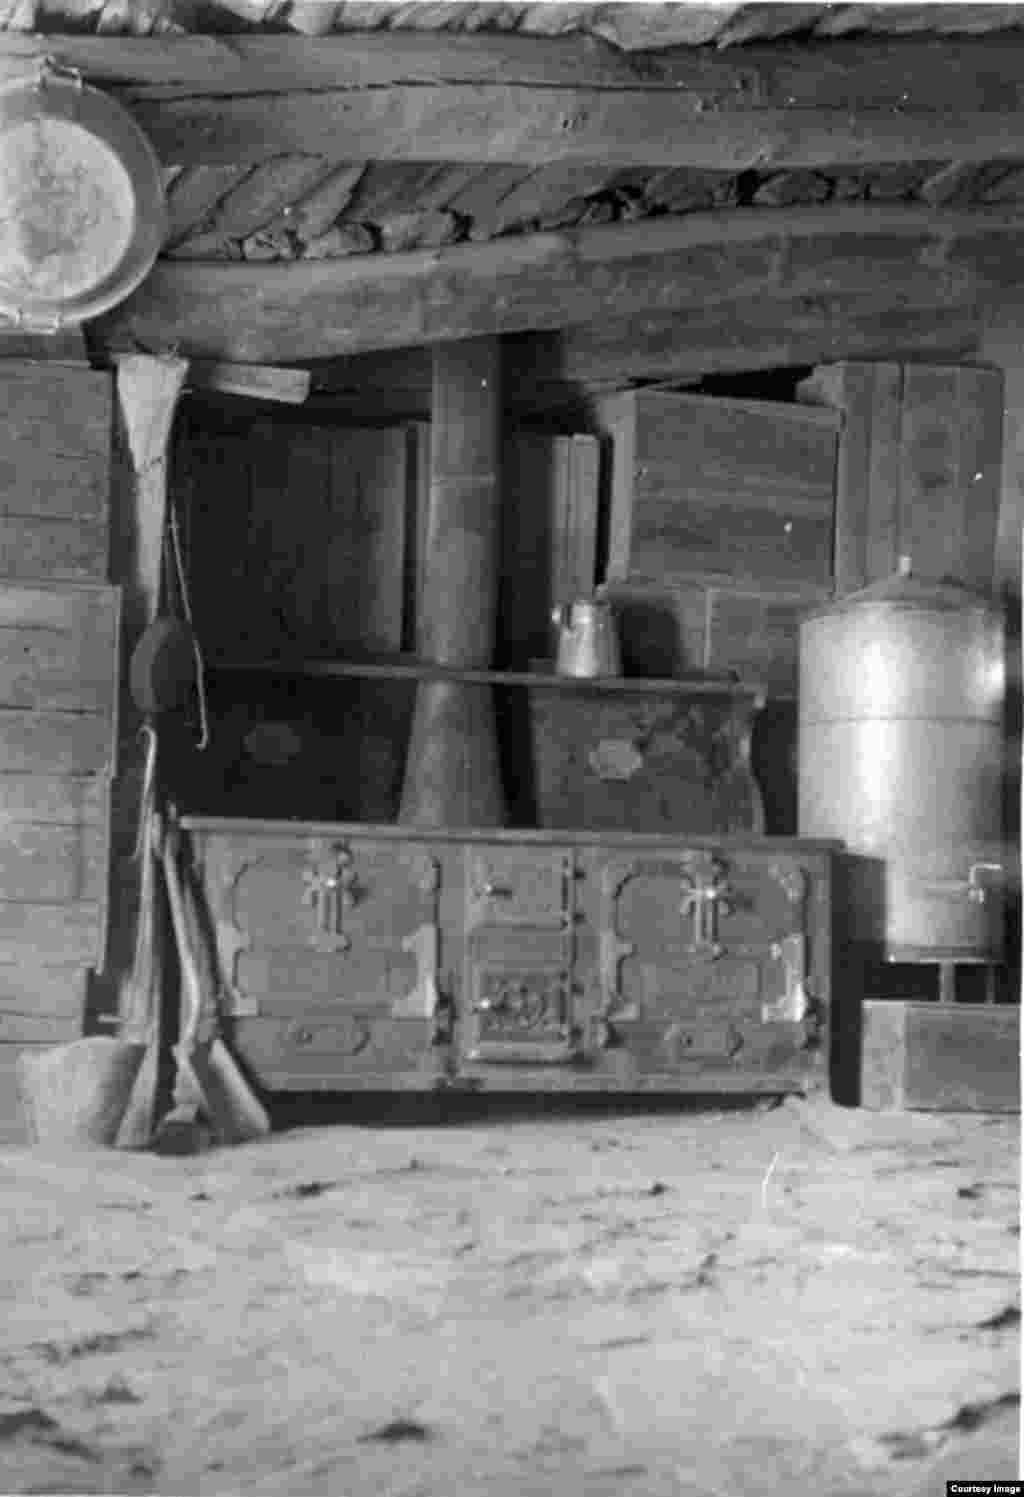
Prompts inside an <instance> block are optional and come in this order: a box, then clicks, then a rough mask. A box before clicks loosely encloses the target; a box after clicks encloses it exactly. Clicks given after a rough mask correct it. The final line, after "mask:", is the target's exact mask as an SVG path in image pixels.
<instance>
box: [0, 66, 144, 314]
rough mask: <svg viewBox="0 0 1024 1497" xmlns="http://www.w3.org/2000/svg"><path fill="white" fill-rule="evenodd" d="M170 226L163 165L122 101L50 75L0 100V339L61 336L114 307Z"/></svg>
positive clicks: (74, 79)
mask: <svg viewBox="0 0 1024 1497" xmlns="http://www.w3.org/2000/svg"><path fill="white" fill-rule="evenodd" d="M166 221H167V220H166V207H165V202H164V191H163V181H162V178H161V173H160V166H159V163H158V161H157V159H156V155H155V153H154V151H153V148H152V146H151V145H150V143H149V141H148V140H147V139H146V137H145V135H144V134H143V133H142V131H141V130H140V129H139V127H138V125H137V124H136V123H135V121H134V120H133V119H132V117H131V115H130V114H129V113H128V112H127V110H126V109H125V108H124V107H123V106H122V105H121V104H119V103H118V102H117V101H116V100H115V99H112V98H110V97H108V95H106V94H104V93H102V92H101V91H100V90H99V89H96V88H90V87H89V86H88V85H87V84H84V83H83V82H82V80H81V78H80V77H79V76H78V75H77V74H74V73H68V72H64V71H62V70H60V69H59V68H56V67H55V66H53V65H52V64H49V63H44V64H42V65H41V66H40V68H39V69H38V71H37V73H36V74H35V75H34V76H32V77H31V78H29V79H26V80H24V81H19V82H17V83H13V84H9V85H7V86H6V87H4V88H0V329H2V327H3V325H4V322H9V323H14V324H16V325H17V326H19V327H22V328H25V329H27V330H28V331H30V332H55V331H56V330H57V329H58V328H60V327H64V326H66V325H68V324H69V323H79V322H84V321H86V320H87V319H88V318H90V317H98V316H99V315H100V313H101V312H105V311H107V310H109V308H110V307H113V306H116V304H117V303H118V302H120V301H123V300H124V299H125V297H127V296H128V295H130V293H131V292H132V291H134V290H135V288H136V286H138V285H139V283H140V282H141V281H142V280H143V279H144V278H145V276H146V275H147V274H148V273H149V271H150V269H151V268H152V265H153V262H154V261H155V259H156V257H157V254H158V253H159V250H160V246H161V244H162V242H163V239H164V234H165V232H166Z"/></svg>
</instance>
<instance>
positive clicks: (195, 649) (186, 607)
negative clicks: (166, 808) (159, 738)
mask: <svg viewBox="0 0 1024 1497" xmlns="http://www.w3.org/2000/svg"><path fill="white" fill-rule="evenodd" d="M167 509H168V517H169V520H170V530H171V550H172V551H173V553H174V571H175V575H176V578H177V583H178V596H179V597H180V599H181V606H182V610H183V612H184V614H185V622H186V623H187V624H188V626H189V630H190V632H191V635H192V654H193V656H194V658H195V662H196V695H197V696H198V698H199V742H198V743H197V745H196V747H197V748H198V749H200V750H201V749H204V748H206V747H207V745H208V744H209V742H210V719H209V715H208V713H207V708H206V667H205V665H204V663H203V652H202V650H201V649H200V647H199V636H198V635H197V634H196V631H195V626H194V625H193V623H192V603H191V600H190V598H189V595H188V582H187V581H186V579H185V565H184V562H183V560H182V554H181V532H180V530H179V528H178V508H177V505H176V504H175V503H174V501H173V499H172V500H171V501H170V503H169V504H168V506H167Z"/></svg>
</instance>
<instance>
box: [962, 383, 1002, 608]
mask: <svg viewBox="0 0 1024 1497" xmlns="http://www.w3.org/2000/svg"><path fill="white" fill-rule="evenodd" d="M957 384H958V389H957V407H958V413H959V423H958V435H959V442H958V451H957V459H958V469H959V472H958V483H959V488H960V492H961V495H962V496H963V537H964V546H963V552H962V554H961V557H960V567H961V571H960V573H959V575H960V576H961V577H962V578H963V579H964V581H965V582H967V583H969V584H970V585H971V586H973V587H978V588H981V589H983V590H984V591H991V590H993V589H994V588H995V587H996V585H997V572H998V563H997V551H998V532H999V524H1000V505H1001V499H1002V477H1003V419H1004V410H1005V404H1004V401H1005V380H1004V377H1003V373H1002V371H1001V370H999V369H993V368H989V369H971V368H969V367H967V366H963V367H961V369H960V370H959V372H958V376H957Z"/></svg>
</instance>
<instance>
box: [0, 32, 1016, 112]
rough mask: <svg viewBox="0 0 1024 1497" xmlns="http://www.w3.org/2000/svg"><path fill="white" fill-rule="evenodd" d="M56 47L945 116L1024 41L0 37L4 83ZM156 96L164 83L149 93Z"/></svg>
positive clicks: (218, 89)
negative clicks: (730, 44) (637, 48)
mask: <svg viewBox="0 0 1024 1497" xmlns="http://www.w3.org/2000/svg"><path fill="white" fill-rule="evenodd" d="M44 56H49V57H53V58H55V59H56V61H58V62H60V63H63V64H65V65H66V66H68V67H74V68H77V69H78V70H79V71H81V72H82V73H83V74H84V75H85V77H86V78H88V79H89V80H90V81H92V82H94V83H97V84H103V85H107V86H111V87H116V88H125V89H128V88H132V89H148V90H154V91H155V90H164V91H165V92H166V95H167V96H168V97H173V96H174V94H175V92H177V93H178V94H179V95H181V94H184V93H185V92H186V91H187V92H188V93H194V94H203V93H208V94H221V95H231V94H255V93H286V92H289V91H295V92H324V91H330V90H332V89H346V88H370V87H375V88H376V87H380V86H382V85H387V84H395V83H402V84H420V85H427V86H434V85H438V84H453V83H469V84H484V85H486V84H499V85H502V86H505V85H509V84H519V85H524V86H533V87H540V88H554V87H558V86H563V87H570V88H594V89H608V90H621V89H630V90H633V91H637V92H640V93H641V94H648V93H655V92H674V93H683V94H686V93H688V92H689V93H693V94H700V95H702V96H703V97H704V98H705V99H706V107H708V108H713V107H716V106H719V105H723V104H729V105H731V106H732V107H734V108H737V109H739V108H746V109H757V108H769V107H772V106H776V107H788V108H790V109H806V108H808V107H810V106H812V105H814V104H819V105H821V106H822V107H823V108H827V109H830V110H833V111H836V112H840V111H841V112H843V113H846V114H848V113H849V112H850V111H851V110H864V111H872V112H873V111H876V110H882V109H891V110H897V111H899V112H902V113H904V114H907V115H913V114H914V112H915V111H922V112H924V111H927V112H929V113H938V114H940V115H941V114H946V113H949V112H950V111H951V110H952V109H953V108H954V107H955V106H954V104H953V101H952V100H951V97H950V87H949V84H950V78H951V76H952V75H953V74H955V75H956V105H958V106H962V107H963V108H964V109H971V110H985V109H994V108H996V107H998V108H999V109H1001V110H1006V109H1012V108H1016V107H1019V105H1020V104H1021V102H1022V101H1024V62H1022V59H1024V38H1021V36H1020V35H1019V34H1013V33H1009V34H1006V35H1002V36H998V37H959V38H956V39H947V38H935V37H931V38H929V37H921V36H918V37H886V38H885V39H884V40H882V39H880V38H878V37H874V38H866V39H861V40H847V39H844V40H842V41H829V42H801V43H799V44H793V43H776V44H774V45H764V44H761V45H750V46H745V47H744V48H743V49H742V51H724V52H723V51H711V50H708V49H706V48H692V47H687V46H680V47H675V48H666V49H662V50H659V51H658V52H654V53H651V52H648V53H644V54H643V55H641V56H630V55H629V54H628V53H625V52H622V51H619V50H618V49H617V48H615V47H612V46H608V45H606V44H604V43H603V42H600V41H598V40H596V39H595V38H593V37H583V36H579V35H572V36H546V37H537V36H523V35H515V34H511V33H503V34H495V33H487V32H475V33H473V32H462V33H451V32H448V33H444V32H412V31H367V32H346V33H345V34H344V35H337V36H322V37H317V38H315V39H313V38H306V37H296V36H282V35H262V36H261V35H257V34H253V33H250V34H246V33H242V34H238V35H232V36H217V35H202V36H197V35H190V36H189V35H177V36H163V37H152V36H149V37H142V36H138V37H127V36H112V35H93V36H88V35H83V34H79V35H59V34H55V33H50V34H47V35H45V36H43V35H30V34H25V33H16V32H6V33H4V34H3V35H0V82H10V81H13V80H15V79H17V78H20V77H22V76H24V74H25V72H26V70H27V69H28V68H30V67H31V65H32V63H33V61H34V60H36V59H38V58H40V57H44ZM159 96H160V95H159V94H157V93H156V92H153V93H152V94H151V97H153V98H156V97H159Z"/></svg>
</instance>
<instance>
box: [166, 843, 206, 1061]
mask: <svg viewBox="0 0 1024 1497" xmlns="http://www.w3.org/2000/svg"><path fill="white" fill-rule="evenodd" d="M180 842H181V838H180V835H179V833H178V831H177V828H173V830H172V827H171V825H170V824H169V825H168V828H167V833H166V836H165V837H164V849H163V863H164V878H165V880H166V883H167V900H168V903H169V904H170V907H171V924H172V925H173V926H174V939H175V943H176V945H177V947H178V961H179V963H180V966H181V987H182V1000H183V1001H182V1016H181V1026H180V1031H179V1041H178V1045H179V1049H180V1050H181V1051H183V1052H184V1054H185V1055H188V1054H189V1052H190V1051H192V1050H193V1049H194V1048H195V1044H196V1039H197V1036H198V1032H199V1020H200V1016H201V1014H202V1007H203V988H202V983H201V982H200V978H199V971H198V969H197V967H196V963H195V958H194V956H193V952H192V945H191V941H190V939H189V930H188V916H187V914H186V911H185V899H184V894H183V891H182V884H181V880H180V877H179V873H178V856H177V854H178V848H179V845H180Z"/></svg>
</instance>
